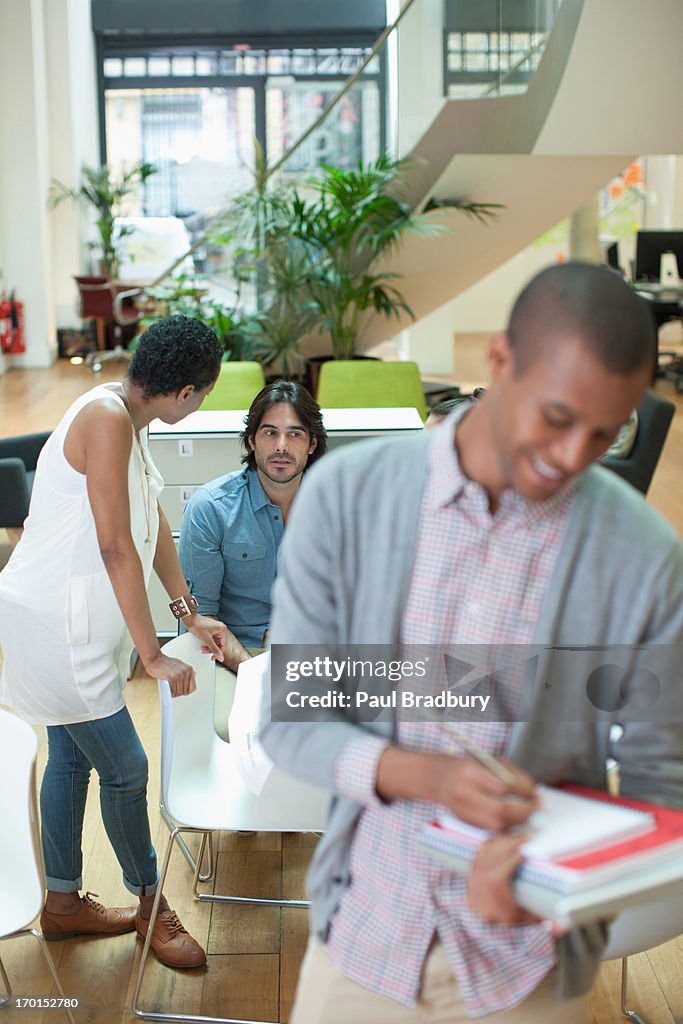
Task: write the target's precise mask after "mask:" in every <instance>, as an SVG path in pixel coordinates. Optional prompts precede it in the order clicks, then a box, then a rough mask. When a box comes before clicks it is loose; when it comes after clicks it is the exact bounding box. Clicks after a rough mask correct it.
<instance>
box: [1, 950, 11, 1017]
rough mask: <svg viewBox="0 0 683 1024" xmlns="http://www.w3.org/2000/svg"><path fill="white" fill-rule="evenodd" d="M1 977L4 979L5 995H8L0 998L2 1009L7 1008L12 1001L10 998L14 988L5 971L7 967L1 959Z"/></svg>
mask: <svg viewBox="0 0 683 1024" xmlns="http://www.w3.org/2000/svg"><path fill="white" fill-rule="evenodd" d="M0 977H2V984H3V985H4V987H5V993H6V994H5V995H4V996H0V1008H1V1007H3V1006H7V1004H8V1003H9V1001H10V996H11V995H12V986H11V985H10V982H9V978H8V977H7V971H6V970H5V965H4V964H3V962H2V960H1V959H0Z"/></svg>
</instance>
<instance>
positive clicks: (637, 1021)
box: [621, 956, 646, 1024]
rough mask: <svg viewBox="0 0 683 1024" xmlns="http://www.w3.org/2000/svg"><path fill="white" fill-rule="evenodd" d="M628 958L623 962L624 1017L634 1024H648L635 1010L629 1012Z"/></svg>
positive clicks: (622, 994) (622, 1010)
mask: <svg viewBox="0 0 683 1024" xmlns="http://www.w3.org/2000/svg"><path fill="white" fill-rule="evenodd" d="M627 1003H628V957H627V956H625V957H623V959H622V961H621V1012H622V1013H623V1015H624V1017H628V1018H629V1020H632V1021H633V1024H646V1022H645V1021H644V1020H643V1018H642V1017H640V1016H639V1015H638V1014H637V1013H636V1011H635V1010H629V1008H628V1006H627Z"/></svg>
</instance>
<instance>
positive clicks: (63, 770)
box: [40, 708, 159, 896]
mask: <svg viewBox="0 0 683 1024" xmlns="http://www.w3.org/2000/svg"><path fill="white" fill-rule="evenodd" d="M47 740H48V761H47V765H46V766H45V774H44V776H43V782H42V786H41V789H40V816H41V840H42V845H43V858H44V860H45V875H46V882H47V888H48V889H52V890H53V891H56V892H77V891H78V890H79V889H81V888H82V887H83V879H82V877H81V873H82V870H83V854H82V851H81V840H82V835H83V815H84V813H85V798H86V795H87V792H88V783H89V782H90V772H91V770H92V769H93V768H94V769H95V771H96V772H97V774H98V775H99V777H100V807H101V809H102V821H103V822H104V827H105V829H106V830H107V835H108V837H109V842H110V843H111V845H112V847H113V848H114V853H115V854H116V856H117V858H118V861H119V864H120V865H121V868H122V870H123V884H124V885H125V886H126V888H127V889H128V890H129V892H132V893H133V894H134V895H136V896H149V895H151V894H152V893H153V892H154V891H155V890H156V887H157V881H158V878H159V875H158V872H157V860H156V854H155V852H154V847H153V846H152V837H151V835H150V830H149V818H148V816H147V755H146V754H145V751H144V750H143V747H142V744H141V743H140V739H139V737H138V734H137V733H136V731H135V726H134V725H133V722H132V721H131V717H130V715H129V714H128V709H127V708H122V710H121V711H118V712H117V713H116V714H115V715H110V716H109V717H108V718H100V719H98V720H97V721H94V722H78V723H77V724H76V725H49V726H48V727H47Z"/></svg>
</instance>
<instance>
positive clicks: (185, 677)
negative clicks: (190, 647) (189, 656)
mask: <svg viewBox="0 0 683 1024" xmlns="http://www.w3.org/2000/svg"><path fill="white" fill-rule="evenodd" d="M143 664H144V667H145V672H146V673H147V675H148V676H151V677H152V679H166V680H167V681H168V685H169V687H170V688H171V696H172V697H183V696H185V695H186V694H188V693H194V691H195V690H196V689H197V683H196V680H195V672H194V669H193V668H192V666H191V665H186V664H185V662H184V661H179V660H178V658H169V657H167V656H166V655H165V654H164V653H163V651H159V653H158V654H157V656H156V657H154V658H152V659H151V660H150V661H147V662H143Z"/></svg>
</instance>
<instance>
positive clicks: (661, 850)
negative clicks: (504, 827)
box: [419, 786, 683, 927]
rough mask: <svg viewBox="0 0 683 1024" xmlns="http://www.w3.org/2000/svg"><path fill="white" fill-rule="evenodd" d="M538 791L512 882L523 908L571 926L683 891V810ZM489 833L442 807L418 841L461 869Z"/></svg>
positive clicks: (575, 790) (587, 793) (575, 791)
mask: <svg viewBox="0 0 683 1024" xmlns="http://www.w3.org/2000/svg"><path fill="white" fill-rule="evenodd" d="M538 790H539V794H540V797H541V809H540V811H538V812H536V813H535V814H534V815H532V817H531V818H530V820H529V822H528V823H527V825H528V827H527V829H525V831H528V832H529V833H530V835H529V839H528V841H527V842H525V844H524V845H523V846H522V853H523V856H524V860H523V861H522V864H521V866H520V868H519V870H518V872H517V875H516V878H515V883H514V885H515V892H516V895H517V899H518V900H519V902H520V904H521V905H522V906H524V907H526V908H527V909H528V910H531V911H533V912H534V913H537V914H539V915H540V916H541V917H543V918H547V919H548V920H552V921H554V922H556V923H557V924H558V925H560V926H562V927H569V926H572V925H578V924H583V923H585V922H587V921H591V920H595V919H597V918H600V917H606V916H610V915H612V914H615V913H617V912H618V911H619V910H621V909H622V908H623V907H626V906H630V905H632V904H636V903H641V902H650V901H652V900H653V899H659V898H664V897H666V895H667V894H673V893H674V892H682V891H683V857H682V856H681V854H682V853H683V811H679V810H674V809H671V808H668V807H659V806H657V805H655V804H650V803H645V802H644V801H641V800H629V799H625V798H622V797H612V796H610V795H609V794H607V793H603V792H601V791H599V790H589V789H584V788H582V787H579V786H563V787H561V788H550V787H546V786H539V787H538ZM489 835H490V834H489V833H487V832H485V831H484V830H482V829H478V828H474V827H472V826H471V825H467V824H465V822H462V821H460V820H459V819H458V818H455V817H453V816H452V815H449V814H445V813H444V814H443V815H441V816H440V817H439V818H437V819H436V820H434V821H433V822H431V823H430V824H429V825H427V826H425V828H424V829H423V830H422V832H421V833H420V836H419V840H420V843H421V844H422V845H423V846H424V847H425V849H426V850H427V851H428V852H429V853H430V854H432V855H434V856H436V857H437V858H438V859H440V860H443V861H445V862H446V863H447V864H449V865H450V866H451V867H452V868H453V869H454V870H456V871H460V872H462V873H465V874H466V873H467V872H468V871H469V866H470V863H471V861H472V859H473V857H474V855H475V854H476V852H477V850H478V849H479V847H480V846H481V844H482V842H484V841H485V840H486V839H487V838H489Z"/></svg>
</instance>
